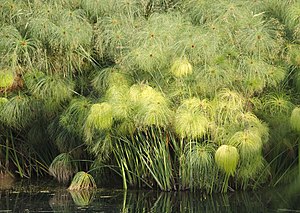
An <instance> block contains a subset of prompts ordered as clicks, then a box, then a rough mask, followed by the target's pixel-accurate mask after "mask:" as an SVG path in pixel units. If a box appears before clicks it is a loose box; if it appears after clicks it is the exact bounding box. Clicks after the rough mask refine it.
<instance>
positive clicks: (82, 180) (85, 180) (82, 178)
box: [68, 171, 97, 191]
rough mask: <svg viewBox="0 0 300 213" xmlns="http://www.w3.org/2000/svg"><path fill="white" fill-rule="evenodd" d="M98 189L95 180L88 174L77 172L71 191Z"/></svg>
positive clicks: (70, 187)
mask: <svg viewBox="0 0 300 213" xmlns="http://www.w3.org/2000/svg"><path fill="white" fill-rule="evenodd" d="M93 188H97V186H96V183H95V180H94V178H93V177H92V176H91V175H90V174H88V173H86V172H83V171H81V172H77V173H76V175H75V176H74V178H73V180H72V182H71V185H70V186H69V188H68V189H69V190H71V191H72V190H82V189H93Z"/></svg>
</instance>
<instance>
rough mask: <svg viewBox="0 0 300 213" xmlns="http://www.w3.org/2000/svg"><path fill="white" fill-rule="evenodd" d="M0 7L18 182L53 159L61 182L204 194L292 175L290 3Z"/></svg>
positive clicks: (98, 1)
mask: <svg viewBox="0 0 300 213" xmlns="http://www.w3.org/2000/svg"><path fill="white" fill-rule="evenodd" d="M0 6H1V7H0V28H1V30H0V36H1V40H0V96H1V97H0V132H1V135H0V139H1V141H2V139H3V141H8V142H9V144H7V145H5V146H3V147H6V148H3V150H4V151H3V150H2V151H3V153H10V158H8V159H9V161H11V162H13V164H14V165H15V166H16V167H17V168H18V171H21V172H20V174H21V173H22V175H23V174H24V175H23V176H25V175H27V176H30V175H28V173H29V172H28V171H29V169H26V166H27V165H28V162H31V163H32V162H34V163H32V164H29V165H30V166H31V167H30V166H29V167H30V168H34V166H36V170H38V169H39V168H44V167H43V166H41V164H38V163H36V162H37V161H40V162H43V163H44V164H49V162H51V161H52V160H53V158H54V156H57V157H56V158H55V159H54V160H53V162H52V164H51V166H50V173H51V174H52V175H54V176H55V177H56V178H58V179H59V181H63V182H67V181H68V180H69V179H70V178H71V177H72V176H73V174H74V172H75V171H76V166H75V165H77V166H81V167H82V168H81V169H82V170H84V171H87V170H89V167H90V166H91V165H93V170H97V171H95V175H97V174H101V175H102V176H101V177H106V178H107V177H108V176H109V178H111V177H110V176H111V175H119V176H120V177H121V178H119V179H118V178H115V179H116V180H117V181H119V180H122V181H123V186H124V188H127V187H138V188H141V187H149V188H160V189H161V190H166V191H167V190H180V189H192V190H194V189H200V190H204V191H206V192H209V193H212V192H215V191H223V192H225V191H226V190H227V189H228V188H229V186H230V187H231V188H232V189H238V188H241V189H249V188H251V189H253V188H256V187H257V186H260V185H261V184H263V183H265V181H267V180H270V181H271V182H272V183H274V184H277V183H279V182H281V180H283V179H288V178H287V176H288V174H290V171H293V170H294V169H295V167H296V166H298V163H297V160H296V159H297V157H298V155H299V154H297V152H296V151H297V149H296V142H297V141H298V135H297V134H296V132H297V131H298V130H299V128H298V127H297V122H298V120H299V119H298V117H297V116H298V115H297V113H298V111H297V110H298V108H297V107H296V108H295V106H298V105H299V97H298V92H299V88H300V87H299V85H300V83H299V82H300V80H299V79H300V74H299V73H300V72H299V66H300V55H299V52H300V51H299V49H300V48H299V35H300V34H299V32H300V30H299V29H300V22H299V20H300V19H299V3H298V2H297V1H294V0H290V1H280V0H267V1H246V0H237V1H231V0H216V1H212V0H208V1H204V0H202V1H199V0H142V1H140V0H95V1H90V0H63V1H59V0H51V1H44V0H34V1H16V0H5V1H2V2H1V3H0ZM292 130H295V132H293V131H292ZM2 133H3V134H2ZM12 141H18V142H19V141H21V142H20V143H11V144H13V145H14V147H13V146H12V145H10V142H12ZM39 147H45V148H43V149H42V148H39ZM5 149H7V150H10V151H9V152H7V150H5ZM215 150H216V151H215ZM60 153H63V154H60ZM0 154H1V153H0ZM71 154H72V157H74V158H75V159H76V163H74V162H75V161H73V160H72V159H71ZM34 159H35V160H34ZM18 162H19V164H20V163H24V165H25V166H22V165H19V164H18ZM1 163H2V162H1ZM32 165H34V166H32ZM29 167H28V168H29ZM218 168H219V169H218ZM33 170H34V169H33ZM33 170H32V171H33ZM43 171H44V170H43ZM42 173H43V172H42ZM38 174H39V172H38ZM22 175H21V176H22ZM80 175H81V176H80ZM268 175H269V176H268ZM75 177H76V176H75ZM95 177H96V176H95ZM85 178H86V180H87V182H86V183H87V185H89V183H92V182H93V181H92V179H91V178H92V177H91V176H90V174H88V173H79V177H76V182H77V183H76V184H77V186H78V184H79V183H85V182H84V181H83V180H85ZM109 178H108V179H109ZM97 179H98V178H97ZM97 179H95V180H97ZM80 181H83V182H80ZM76 184H75V185H76ZM80 187H81V186H80ZM72 196H73V198H74V199H75V200H77V202H78V203H81V204H82V205H85V204H86V203H89V202H90V200H91V198H90V197H89V196H88V195H87V194H74V195H72Z"/></svg>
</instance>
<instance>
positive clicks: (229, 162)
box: [215, 145, 239, 176]
mask: <svg viewBox="0 0 300 213" xmlns="http://www.w3.org/2000/svg"><path fill="white" fill-rule="evenodd" d="M215 161H216V164H217V165H218V166H219V167H220V168H221V169H222V170H223V171H224V172H225V173H226V174H227V175H232V176H233V175H234V173H235V171H236V167H237V165H238V162H239V153H238V150H237V148H235V147H234V146H231V145H222V146H220V147H219V148H218V149H217V151H216V153H215Z"/></svg>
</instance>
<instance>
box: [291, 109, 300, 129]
mask: <svg viewBox="0 0 300 213" xmlns="http://www.w3.org/2000/svg"><path fill="white" fill-rule="evenodd" d="M290 123H291V127H292V129H293V130H295V131H296V132H300V108H299V107H296V108H294V109H293V111H292V114H291V118H290Z"/></svg>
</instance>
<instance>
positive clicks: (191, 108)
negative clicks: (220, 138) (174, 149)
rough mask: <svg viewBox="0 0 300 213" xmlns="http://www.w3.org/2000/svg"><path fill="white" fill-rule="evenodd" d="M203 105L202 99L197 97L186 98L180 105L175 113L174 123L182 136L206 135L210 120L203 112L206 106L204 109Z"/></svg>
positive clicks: (199, 136)
mask: <svg viewBox="0 0 300 213" xmlns="http://www.w3.org/2000/svg"><path fill="white" fill-rule="evenodd" d="M204 103H205V102H204ZM201 106H202V105H201V100H199V99H197V98H191V99H187V100H184V101H183V103H182V104H181V106H179V108H178V109H177V111H176V114H175V123H174V125H175V130H176V132H177V134H178V135H179V136H180V137H188V138H201V137H203V136H204V135H205V133H206V132H207V130H208V125H209V120H208V119H207V117H206V115H205V113H204V112H203V111H205V108H204V109H202V108H201ZM204 107H206V106H205V105H204Z"/></svg>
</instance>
